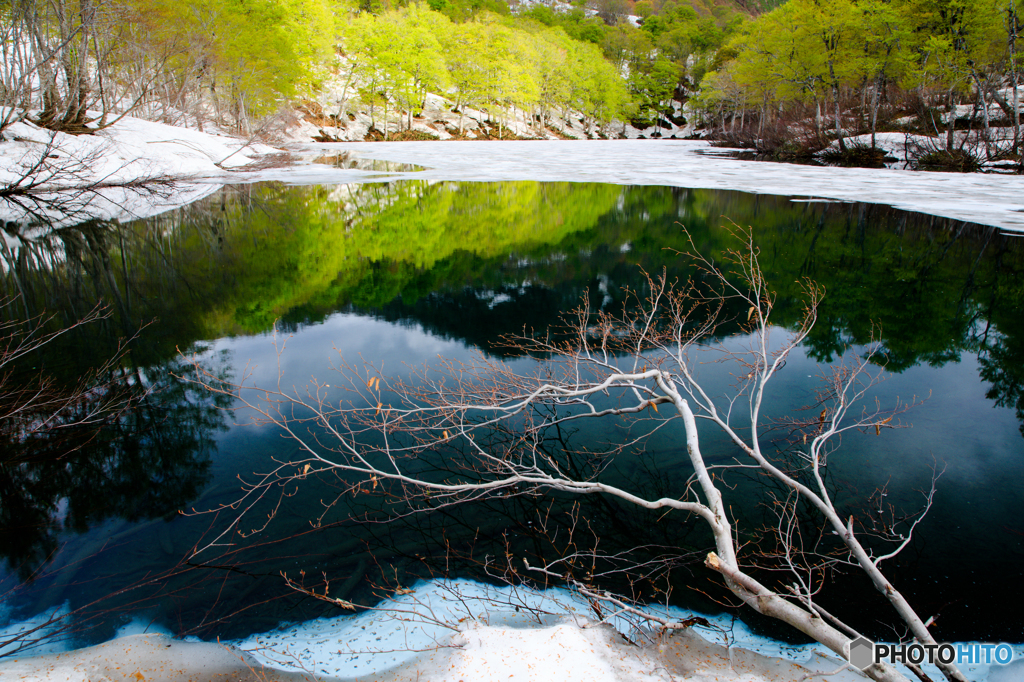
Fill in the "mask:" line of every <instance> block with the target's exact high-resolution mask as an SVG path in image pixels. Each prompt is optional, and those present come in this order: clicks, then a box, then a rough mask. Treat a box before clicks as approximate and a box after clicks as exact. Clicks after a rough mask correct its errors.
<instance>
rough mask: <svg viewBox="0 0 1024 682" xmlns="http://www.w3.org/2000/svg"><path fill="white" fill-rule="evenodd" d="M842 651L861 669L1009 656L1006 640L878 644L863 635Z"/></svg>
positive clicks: (993, 660)
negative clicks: (880, 664) (963, 642)
mask: <svg viewBox="0 0 1024 682" xmlns="http://www.w3.org/2000/svg"><path fill="white" fill-rule="evenodd" d="M848 646H849V651H848V652H847V654H846V658H847V660H849V661H850V665H852V666H854V667H856V668H859V669H861V670H864V669H865V668H867V667H868V666H870V665H872V664H873V663H881V662H883V661H884V662H886V663H890V664H893V665H895V664H896V663H913V664H915V665H921V664H922V663H931V664H933V665H934V664H937V663H943V664H949V663H954V662H955V663H957V664H958V665H979V664H993V663H995V664H998V665H1006V664H1007V663H1009V662H1010V661H1012V660H1013V649H1012V648H1010V645H1009V644H981V643H977V642H975V643H969V644H968V643H965V644H918V643H917V642H914V643H912V644H882V643H877V644H876V643H875V642H872V641H871V640H869V639H867V638H865V637H858V638H857V639H855V640H853V641H852V642H850V644H849V645H848Z"/></svg>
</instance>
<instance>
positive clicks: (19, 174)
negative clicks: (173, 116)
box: [0, 116, 284, 226]
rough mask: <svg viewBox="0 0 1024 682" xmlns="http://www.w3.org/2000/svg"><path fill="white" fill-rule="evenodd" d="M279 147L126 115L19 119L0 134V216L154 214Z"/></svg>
mask: <svg viewBox="0 0 1024 682" xmlns="http://www.w3.org/2000/svg"><path fill="white" fill-rule="evenodd" d="M283 153H284V152H282V150H280V149H275V148H273V147H269V146H267V145H264V144H258V143H257V144H251V143H249V142H247V141H245V140H240V139H238V138H236V137H232V136H230V135H224V134H217V133H210V132H201V131H198V130H192V129H188V128H177V127H174V126H169V125H164V124H162V123H154V122H152V121H144V120H142V119H138V118H132V117H130V116H128V117H125V118H123V119H122V120H120V121H118V122H117V123H116V124H114V125H113V126H111V127H110V128H107V129H105V130H101V131H98V132H97V133H96V134H94V135H67V134H64V133H54V132H51V131H48V130H43V129H41V128H39V127H37V126H35V125H33V124H31V123H28V122H19V123H15V124H13V125H11V126H10V127H9V128H7V129H6V130H4V132H3V137H2V138H0V220H2V221H4V222H8V223H28V224H38V223H40V222H49V223H51V224H53V225H58V226H59V225H65V224H73V223H77V222H82V221H84V220H88V219H92V218H100V219H107V220H131V219H135V218H144V217H148V216H151V215H157V214H159V213H163V212H164V211H167V210H170V209H172V208H175V207H177V206H182V205H184V204H188V203H191V202H193V201H196V200H197V199H200V198H202V197H203V196H205V195H207V194H209V193H211V192H214V191H216V189H217V188H218V187H220V186H221V185H224V184H227V183H230V182H235V181H236V177H235V172H236V171H237V170H238V169H240V168H243V167H245V168H249V169H252V168H255V167H258V166H260V165H262V164H266V163H267V162H268V161H270V160H273V159H276V158H278V155H281V154H283ZM18 190H20V192H19V191H18ZM25 190H28V192H27V193H26V192H25ZM5 194H7V196H4V195H5Z"/></svg>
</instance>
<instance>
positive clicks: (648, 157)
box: [0, 117, 1024, 232]
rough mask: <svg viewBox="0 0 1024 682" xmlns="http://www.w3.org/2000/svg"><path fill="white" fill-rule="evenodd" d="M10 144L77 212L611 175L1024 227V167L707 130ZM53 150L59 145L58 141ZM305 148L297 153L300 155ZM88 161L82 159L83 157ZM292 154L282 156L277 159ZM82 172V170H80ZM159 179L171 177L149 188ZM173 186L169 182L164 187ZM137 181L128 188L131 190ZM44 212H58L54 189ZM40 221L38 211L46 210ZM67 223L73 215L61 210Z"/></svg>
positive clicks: (0, 166) (10, 159)
mask: <svg viewBox="0 0 1024 682" xmlns="http://www.w3.org/2000/svg"><path fill="white" fill-rule="evenodd" d="M5 136H6V138H7V139H6V141H2V142H0V188H3V187H4V186H5V185H10V184H11V183H14V182H17V181H18V179H19V178H20V177H21V175H22V174H23V173H24V169H25V168H26V167H27V165H29V164H32V163H35V162H37V161H38V160H39V157H40V154H41V153H42V152H44V151H46V155H47V156H53V157H55V158H51V159H47V160H46V161H47V166H46V170H45V171H44V173H43V177H42V184H41V186H40V187H39V188H37V189H38V190H41V191H44V192H45V191H52V193H51V195H49V197H52V196H53V195H54V194H55V193H56V191H57V190H60V189H75V188H79V189H81V188H83V187H87V186H89V185H95V184H99V185H102V187H101V188H99V189H97V190H96V191H89V192H85V193H83V198H82V199H81V201H80V203H81V204H82V205H81V206H79V205H78V204H75V206H76V211H75V212H74V215H73V216H72V219H85V218H105V219H115V220H126V219H130V218H137V217H145V216H149V215H154V214H157V213H160V212H162V211H165V210H169V209H171V208H174V207H175V206H180V205H183V204H187V203H189V202H191V201H194V200H196V199H198V198H200V197H201V196H203V195H205V194H207V193H209V192H212V191H215V190H216V188H217V187H219V186H221V185H224V184H230V183H244V182H257V181H263V180H267V181H281V182H287V183H292V184H319V183H324V184H339V183H348V182H379V181H384V180H397V179H413V178H415V179H423V180H435V181H438V180H450V181H461V182H466V181H474V182H476V181H500V180H537V181H553V182H559V181H561V182H566V181H567V182H607V183H614V184H624V185H668V186H674V187H688V188H706V189H722V190H737V191H742V192H751V193H756V194H775V195H783V196H791V197H794V198H797V199H800V200H806V199H821V200H835V201H863V202H869V203H879V204H889V205H892V206H895V207H897V208H901V209H906V210H910V211H919V212H922V213H927V214H931V215H937V216H942V217H947V218H953V219H955V220H964V221H969V222H974V223H980V224H983V225H993V226H996V227H1000V228H1003V229H1006V230H1012V231H1018V232H1024V176H1020V175H989V174H978V173H974V174H957V173H926V172H919V171H907V170H887V169H865V168H833V167H819V166H799V165H792V164H783V163H772V162H763V161H743V160H739V159H735V158H731V156H730V153H729V152H730V150H724V149H718V148H713V147H711V146H710V145H709V144H708V143H707V142H703V141H700V140H579V141H574V140H531V141H461V142H389V143H373V142H343V143H322V144H292V145H289V146H288V148H287V153H290V154H292V155H293V158H291V159H290V160H289V162H288V163H283V162H281V159H283V158H284V154H285V153H286V151H285V150H284V149H279V148H274V147H269V146H267V145H261V144H248V143H246V141H244V140H239V139H237V138H233V137H230V136H226V135H221V134H213V133H209V132H200V131H197V130H190V129H184V128H175V127H172V126H167V125H163V124H160V123H153V122H148V121H142V120H140V119H134V118H131V117H126V118H125V119H123V120H122V121H120V122H118V123H117V124H116V125H114V126H113V127H111V128H108V129H106V130H103V131H100V132H99V133H97V134H96V135H87V136H70V135H63V134H57V135H56V136H53V137H52V138H51V134H50V133H48V132H47V131H43V130H40V129H39V128H36V127H34V126H32V125H30V124H27V123H19V124H15V125H14V126H12V127H10V128H8V129H7V130H6V131H5ZM47 150H49V151H47ZM339 155H348V156H350V157H356V158H361V159H365V160H378V161H387V162H393V163H395V164H406V165H414V166H419V167H421V168H422V170H415V171H414V170H405V171H399V172H389V171H388V170H378V169H372V168H370V169H366V170H363V169H360V168H358V167H357V168H351V167H350V168H341V167H337V165H332V164H330V163H325V162H324V158H325V157H327V158H328V159H329V158H334V157H337V156H339ZM295 157H297V158H295ZM76 160H77V161H80V162H81V163H79V164H78V166H75V161H76ZM270 161H278V163H269V162H270ZM71 171H73V172H71ZM147 181H159V182H158V183H156V184H150V185H148V186H146V184H145V183H146V182H147ZM161 183H162V184H161ZM125 185H127V186H125ZM35 196H36V198H39V199H42V200H43V201H40V202H37V204H36V205H34V206H33V208H34V209H35V208H37V206H38V205H43V206H44V208H42V209H39V210H37V211H36V213H38V214H41V215H43V216H48V215H49V213H48V212H47V209H46V208H45V204H46V203H47V202H46V201H45V200H46V199H47V198H49V197H48V195H46V194H45V193H43V194H39V193H38V192H37V193H36V195H35ZM31 213H32V211H26V209H25V206H24V202H13V203H12V202H10V201H8V202H6V205H0V219H2V220H5V221H8V222H21V221H24V220H25V219H26V216H28V215H31ZM36 217H38V216H36ZM52 218H53V219H54V220H57V221H58V222H63V221H61V220H60V217H59V215H57V213H56V212H55V213H54V215H53V216H52Z"/></svg>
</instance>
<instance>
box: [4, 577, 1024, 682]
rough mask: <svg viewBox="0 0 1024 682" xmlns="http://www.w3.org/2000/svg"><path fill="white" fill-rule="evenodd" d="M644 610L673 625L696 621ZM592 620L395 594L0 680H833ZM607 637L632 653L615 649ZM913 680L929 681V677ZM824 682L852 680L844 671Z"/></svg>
mask: <svg viewBox="0 0 1024 682" xmlns="http://www.w3.org/2000/svg"><path fill="white" fill-rule="evenodd" d="M651 609H652V611H657V612H658V613H660V614H662V615H665V614H667V615H670V616H671V617H674V618H677V619H683V618H688V617H691V616H694V615H699V614H694V613H692V612H688V611H684V610H681V609H675V608H670V609H668V610H666V609H665V608H663V607H660V608H659V607H651ZM595 617H596V616H595V614H594V612H593V611H592V610H591V609H590V607H589V604H587V602H586V601H585V600H583V599H581V598H579V597H578V596H577V595H575V594H573V593H571V592H569V591H567V590H564V589H551V590H545V591H538V590H530V589H524V588H521V587H520V588H513V587H509V586H505V587H494V586H490V585H484V584H482V583H477V582H473V581H469V580H459V581H449V582H436V581H435V582H430V583H421V584H419V585H417V586H416V587H415V588H414V589H411V590H406V589H403V590H399V593H397V594H395V595H394V596H393V597H392V598H391V599H387V600H385V601H384V602H382V603H381V604H379V605H378V606H377V607H375V608H374V609H372V610H369V611H364V612H362V613H360V614H358V615H354V616H339V617H335V618H321V619H318V620H314V621H308V622H304V623H294V624H286V625H283V626H282V627H280V628H278V629H277V630H274V631H272V632H268V633H263V634H259V635H254V636H252V637H249V638H247V639H244V640H238V641H234V642H225V643H223V645H222V644H221V643H217V644H214V643H198V642H180V641H175V640H172V639H170V638H167V637H164V636H154V635H138V634H136V635H131V636H124V637H121V638H119V639H115V640H112V641H111V642H107V643H106V644H102V645H99V646H96V647H90V648H88V649H81V650H78V651H72V652H66V653H60V654H52V655H49V656H39V657H36V658H19V659H16V660H13V661H11V660H4V661H0V678H6V677H8V676H10V677H14V676H15V675H16V676H17V677H16V679H25V680H35V681H38V682H57V681H58V680H60V681H61V682H65V681H67V682H79V681H81V682H86V681H87V680H93V681H95V680H98V679H106V680H125V681H126V682H129V681H134V680H139V679H149V678H152V677H156V678H158V679H161V680H171V681H177V680H186V679H188V680H195V681H205V680H214V679H218V680H220V679H225V678H227V677H230V678H231V679H239V680H250V679H252V680H256V679H265V680H291V679H310V677H311V676H315V677H316V678H317V679H320V680H336V679H339V678H343V679H351V678H358V679H373V680H378V681H380V682H407V681H408V682H412V681H413V680H416V681H417V682H441V681H442V680H466V681H469V680H473V682H499V681H500V682H508V680H513V681H517V682H577V681H579V682H641V681H642V680H646V681H663V682H674V681H675V680H681V679H686V680H697V681H699V682H718V681H724V680H732V681H733V682H794V681H795V680H800V679H802V678H804V677H805V676H806V675H807V674H808V673H809V672H817V673H821V672H831V671H834V670H836V669H837V668H839V667H840V666H841V662H840V661H839V660H838V659H837V658H836V657H835V656H834V655H833V654H832V653H831V652H827V651H825V650H824V649H823V647H821V646H820V645H816V644H815V645H805V646H787V645H785V644H783V643H781V642H777V641H773V640H770V639H766V638H764V637H758V636H756V635H754V634H753V633H752V632H751V631H750V630H749V629H748V628H747V627H746V626H744V625H743V623H742V622H741V621H739V620H737V619H736V618H735V617H734V616H732V615H730V614H719V615H717V616H710V615H706V616H704V618H706V619H707V621H708V622H709V623H710V627H704V626H694V627H693V628H691V629H689V630H685V631H681V632H676V633H674V634H672V635H670V636H663V635H655V634H654V633H652V632H650V631H649V630H638V629H637V626H638V625H639V623H637V622H630V621H628V620H626V619H624V618H621V617H613V618H610V619H606V620H605V621H601V622H597V621H595V620H594V619H595ZM126 632H128V630H126ZM620 633H628V634H630V636H631V639H633V640H635V641H638V642H642V643H644V646H641V647H638V646H634V645H632V644H628V643H627V642H626V641H625V639H624V638H623V637H622V636H621V634H620ZM122 634H123V633H122ZM1014 657H1015V660H1014V662H1013V663H1011V664H1009V665H1007V666H995V665H993V666H987V665H975V666H962V668H961V669H962V670H963V671H964V672H965V674H966V675H967V677H968V679H970V680H976V681H979V682H980V681H981V680H989V681H990V682H1011V681H1014V682H1019V680H1020V679H1022V675H1021V673H1022V672H1024V646H1015V647H1014ZM926 671H927V672H929V673H930V674H931V675H932V678H933V679H939V676H938V671H936V670H928V668H927V667H926ZM904 672H905V673H907V674H908V676H909V672H908V671H904ZM99 675H103V677H100V676H99ZM138 675H142V677H138ZM828 679H830V680H834V681H835V682H853V680H861V679H863V678H862V677H860V676H859V675H858V674H856V673H854V672H852V671H849V670H846V671H843V672H841V673H838V674H836V675H830V676H829V677H828Z"/></svg>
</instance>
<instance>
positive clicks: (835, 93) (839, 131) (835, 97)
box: [830, 67, 846, 152]
mask: <svg viewBox="0 0 1024 682" xmlns="http://www.w3.org/2000/svg"><path fill="white" fill-rule="evenodd" d="M830 68H831V67H830ZM832 106H833V108H834V109H835V117H836V137H837V138H838V139H839V150H840V151H844V152H845V151H846V140H845V139H843V117H842V112H841V111H840V109H839V84H838V83H836V82H835V81H833V82H832Z"/></svg>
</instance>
